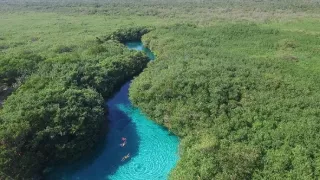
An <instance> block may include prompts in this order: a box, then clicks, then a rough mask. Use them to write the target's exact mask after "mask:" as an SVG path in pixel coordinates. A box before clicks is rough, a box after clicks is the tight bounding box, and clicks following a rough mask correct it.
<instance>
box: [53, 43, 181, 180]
mask: <svg viewBox="0 0 320 180" xmlns="http://www.w3.org/2000/svg"><path fill="white" fill-rule="evenodd" d="M126 46H127V47H128V48H129V49H134V50H139V51H144V52H146V53H147V55H148V56H149V58H150V59H151V60H152V59H154V55H153V54H152V52H151V51H150V50H149V49H147V48H144V47H143V45H142V43H141V42H131V43H127V44H126ZM129 87H130V82H127V83H126V84H125V85H123V86H122V88H121V89H120V91H119V92H118V93H117V94H116V95H115V96H114V97H113V98H112V99H110V100H109V101H108V102H107V105H108V107H109V114H108V119H109V121H110V122H109V131H108V133H107V137H106V139H105V140H104V142H103V143H102V144H101V145H100V147H99V148H98V149H97V151H96V153H95V155H92V157H84V159H83V160H81V161H79V162H78V163H75V164H72V165H69V166H68V167H59V168H56V169H55V170H54V171H53V172H52V173H50V175H49V176H48V179H54V180H55V179H68V180H69V179H75V180H77V179H79V180H102V179H104V180H105V179H110V180H165V179H167V176H168V174H169V172H170V170H171V169H172V168H173V167H174V166H175V165H176V162H177V160H178V143H179V140H178V138H177V137H176V136H174V135H172V134H170V133H169V132H168V131H167V130H166V129H164V128H162V127H161V126H159V125H157V124H155V123H154V122H153V121H151V120H149V119H147V118H146V116H144V115H143V114H142V113H141V112H140V110H139V109H137V108H134V107H133V106H132V105H131V102H130V101H129V99H128V89H129ZM123 138H126V140H125V141H126V144H125V146H123V147H122V146H120V144H121V143H123V142H124V141H123V140H122V139H123ZM128 154H129V157H128V158H127V159H125V160H123V157H125V156H126V155H128Z"/></svg>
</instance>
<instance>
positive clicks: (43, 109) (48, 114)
mask: <svg viewBox="0 0 320 180" xmlns="http://www.w3.org/2000/svg"><path fill="white" fill-rule="evenodd" d="M144 32H145V28H134V29H125V30H121V29H120V30H119V31H118V32H115V33H113V34H112V35H111V36H110V37H107V38H104V40H101V39H99V38H97V41H96V42H92V43H91V44H90V46H89V48H88V49H83V52H84V53H83V54H81V55H80V56H76V55H77V54H73V56H71V57H68V58H67V59H65V57H59V55H58V57H56V58H52V59H50V61H46V60H44V59H43V60H42V62H39V64H37V67H38V68H37V69H36V70H34V72H32V73H30V74H31V75H30V76H29V77H27V78H26V81H25V82H24V83H23V85H22V86H20V87H19V88H18V89H17V90H16V91H15V92H14V93H13V94H12V95H11V96H9V97H8V99H7V100H6V101H5V103H4V106H3V108H2V109H1V114H0V120H1V121H0V122H1V124H0V142H1V143H0V149H1V153H0V169H1V172H2V173H4V174H6V175H7V176H9V177H12V178H13V179H25V178H27V179H30V178H35V177H41V176H42V172H43V171H44V170H45V169H46V168H48V167H50V166H55V165H59V164H61V163H71V162H72V161H75V160H78V159H79V158H80V157H82V156H83V155H84V154H86V153H88V152H90V151H92V150H93V148H94V147H95V145H96V143H97V140H98V139H99V135H101V133H100V131H101V130H102V129H101V126H104V125H103V124H104V121H105V119H106V114H105V112H107V110H104V109H105V108H106V107H105V99H108V98H109V97H111V96H112V95H113V94H114V93H115V92H116V91H117V90H118V89H119V88H120V87H121V85H122V84H123V83H125V82H127V81H128V80H129V79H131V78H132V77H133V76H135V75H137V74H139V73H140V72H141V71H142V70H143V69H144V67H145V66H146V65H147V63H148V62H149V59H148V57H147V56H146V55H145V54H143V53H141V52H131V51H129V50H127V49H126V47H125V46H124V45H123V44H121V42H119V41H118V39H121V40H122V41H126V40H128V41H130V40H135V39H137V38H141V36H142V34H143V33H144ZM57 52H58V54H63V53H65V52H70V50H69V49H68V48H66V47H62V48H59V49H58V50H57ZM78 55H79V54H78ZM75 56H76V57H75ZM9 65H10V64H8V66H9ZM23 67H26V66H23ZM8 68H9V69H10V68H12V66H9V67H8ZM19 69H20V68H19ZM21 69H22V67H21ZM26 70H27V69H26ZM9 77H12V76H9ZM9 77H8V78H9ZM3 79H5V78H3Z"/></svg>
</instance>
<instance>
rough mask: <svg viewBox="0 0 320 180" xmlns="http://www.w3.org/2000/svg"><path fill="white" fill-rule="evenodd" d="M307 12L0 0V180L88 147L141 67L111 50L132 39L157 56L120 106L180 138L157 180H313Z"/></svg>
mask: <svg viewBox="0 0 320 180" xmlns="http://www.w3.org/2000/svg"><path fill="white" fill-rule="evenodd" d="M319 12H320V5H319V2H318V1H316V0H310V1H300V0H292V1H290V2H289V1H286V0H279V1H263V0H262V1H254V0H243V1H233V0H213V1H206V0H204V1H199V2H194V1H188V0H184V1H181V2H180V1H179V2H178V1H168V0H164V1H161V2H155V1H149V0H142V1H139V2H137V1H121V2H119V1H116V2H115V1H113V0H111V1H108V2H106V1H103V0H99V1H95V2H94V3H93V2H90V1H87V0H83V1H77V2H75V1H74V0H65V1H50V2H49V1H41V2H40V1H37V0H27V1H24V2H21V1H16V0H12V1H0V14H1V17H2V18H1V19H0V24H1V25H2V26H0V32H1V33H0V106H1V105H2V104H3V106H2V107H1V109H0V179H6V178H7V179H12V178H13V179H31V178H36V177H37V176H38V175H40V176H41V175H42V174H43V172H44V170H47V168H48V167H52V166H55V165H57V164H61V163H66V162H67V163H68V162H73V161H75V160H77V159H79V157H81V156H83V155H84V153H87V152H90V151H91V150H92V149H93V148H94V146H95V144H96V142H97V141H98V139H99V134H100V132H101V129H102V126H103V122H104V121H105V113H106V112H107V110H106V109H105V105H104V100H105V99H108V98H109V97H111V96H112V95H113V94H114V92H115V91H116V90H117V89H118V88H119V87H120V86H121V85H122V84H123V83H124V82H126V81H127V80H129V79H131V78H132V77H134V76H136V75H138V74H139V73H140V72H141V71H142V70H143V69H144V68H145V67H146V66H147V62H148V58H147V57H146V55H145V54H143V53H141V52H134V51H130V50H127V49H126V48H125V47H124V45H123V44H121V43H123V42H126V41H134V40H139V39H141V37H142V40H143V42H144V44H145V45H146V46H148V47H149V48H150V49H151V50H152V51H154V52H155V54H156V55H157V59H156V61H153V62H150V63H149V64H148V66H147V68H146V69H145V70H144V71H143V72H142V73H141V74H140V75H139V76H138V77H136V78H135V79H134V81H133V83H132V86H131V89H130V98H131V100H132V102H133V104H134V105H135V106H137V107H139V108H141V110H142V111H143V112H144V113H145V114H146V115H148V116H149V117H150V118H151V119H153V120H155V121H156V122H157V123H159V124H161V125H163V126H165V127H167V128H168V129H169V130H170V131H171V132H173V133H174V134H176V135H178V136H179V137H180V138H181V147H180V160H179V162H178V164H177V167H176V168H175V169H173V171H172V173H171V174H170V177H169V178H170V179H181V180H182V179H183V180H185V179H186V180H189V179H190V180H191V179H192V180H193V179H203V180H206V179H319V176H320V164H319V162H320V156H319V155H320V151H319V149H320V144H319V143H320V141H319V137H318V136H319V135H318V132H319V129H320V123H319V115H320V110H319V102H320V95H319V93H318V92H319V90H320V84H319V80H318V79H319V73H320V69H319V67H320V61H319V59H320V46H319V44H320V26H319V22H320V21H319V17H320V14H319ZM146 33H147V34H146ZM12 92H13V93H12ZM11 93H12V94H11ZM10 94H11V95H10ZM9 95H10V96H9ZM106 160H107V159H106Z"/></svg>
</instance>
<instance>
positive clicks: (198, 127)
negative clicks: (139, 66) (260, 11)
mask: <svg viewBox="0 0 320 180" xmlns="http://www.w3.org/2000/svg"><path fill="white" fill-rule="evenodd" d="M317 37H318V35H316V34H307V33H303V32H292V31H280V30H278V29H272V28H264V27H261V26H258V25H256V24H248V23H237V24H226V25H223V24H222V25H219V26H215V27H211V28H208V27H206V28H201V27H196V26H193V25H181V24H177V25H175V26H168V27H163V28H157V29H156V30H154V31H151V32H150V33H148V34H147V35H145V36H143V41H144V43H145V44H147V45H148V47H149V48H150V49H151V50H153V51H155V52H156V54H157V60H156V61H154V62H152V63H151V64H150V66H148V67H147V68H146V70H145V71H144V72H142V73H141V74H140V75H139V77H137V78H135V80H134V81H133V84H132V86H131V89H130V98H131V100H132V102H133V104H134V105H136V106H138V107H140V108H141V109H142V111H143V112H145V113H146V114H147V115H149V116H150V117H151V119H154V120H155V121H156V122H157V123H159V124H161V125H164V126H166V127H167V128H168V129H169V130H170V131H172V132H174V133H175V134H177V135H179V136H180V137H181V138H182V142H181V149H180V151H181V160H180V161H179V162H178V165H177V167H176V168H175V169H174V170H173V172H172V173H171V176H170V178H171V179H317V178H319V172H320V166H319V164H318V162H319V160H320V157H319V147H320V141H319V135H318V134H319V133H318V131H319V129H320V123H319V113H320V111H319V103H318V102H319V101H320V95H319V93H318V91H319V88H320V85H319V83H318V82H319V81H318V79H319V68H312V67H313V66H314V65H315V64H318V63H317V62H318V61H317V59H319V53H317V52H316V51H312V49H314V50H315V49H316V48H317V47H319V46H318V45H319V38H317ZM306 69H309V70H306ZM155 72H156V73H155Z"/></svg>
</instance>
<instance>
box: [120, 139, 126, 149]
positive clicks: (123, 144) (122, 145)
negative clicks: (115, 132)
mask: <svg viewBox="0 0 320 180" xmlns="http://www.w3.org/2000/svg"><path fill="white" fill-rule="evenodd" d="M121 140H122V141H123V142H122V143H121V144H120V146H121V147H124V146H125V145H126V144H127V138H125V137H122V138H121Z"/></svg>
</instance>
